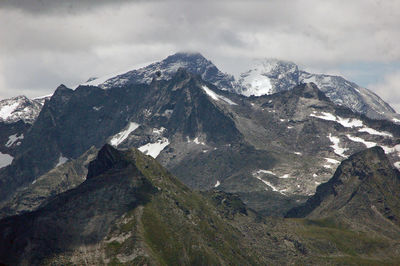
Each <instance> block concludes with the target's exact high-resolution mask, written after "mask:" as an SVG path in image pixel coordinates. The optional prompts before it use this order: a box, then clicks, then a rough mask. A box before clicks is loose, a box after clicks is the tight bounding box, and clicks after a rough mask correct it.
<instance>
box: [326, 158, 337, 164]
mask: <svg viewBox="0 0 400 266" xmlns="http://www.w3.org/2000/svg"><path fill="white" fill-rule="evenodd" d="M325 160H326V161H327V162H328V163H331V164H340V162H339V161H338V160H335V159H331V158H325Z"/></svg>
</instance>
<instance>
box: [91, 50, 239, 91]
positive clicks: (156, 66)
mask: <svg viewBox="0 0 400 266" xmlns="http://www.w3.org/2000/svg"><path fill="white" fill-rule="evenodd" d="M179 68H185V69H186V70H187V71H188V72H191V73H194V74H197V75H200V76H201V77H202V78H203V79H204V80H206V81H208V82H211V83H213V84H215V85H216V86H218V87H219V88H222V89H227V90H230V89H232V87H233V82H234V78H233V76H231V75H228V74H225V73H222V72H221V71H220V70H219V69H218V68H217V67H216V66H215V65H214V64H213V63H212V62H211V61H209V60H207V59H206V58H204V57H203V56H202V55H201V54H200V53H176V54H174V55H171V56H168V57H167V58H165V59H164V60H162V61H160V62H156V63H153V64H150V65H148V66H146V67H142V68H139V69H135V70H131V71H128V72H126V73H121V74H119V75H116V76H113V77H110V76H108V77H106V78H98V79H94V80H91V81H90V82H88V83H85V84H84V85H95V86H99V87H101V88H103V89H109V88H112V87H118V86H124V85H128V84H134V83H150V82H151V81H152V80H153V78H160V79H166V80H168V79H171V78H172V76H173V75H174V74H175V73H176V72H177V70H178V69H179Z"/></svg>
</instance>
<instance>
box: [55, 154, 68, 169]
mask: <svg viewBox="0 0 400 266" xmlns="http://www.w3.org/2000/svg"><path fill="white" fill-rule="evenodd" d="M67 161H68V158H67V157H64V156H63V155H62V154H60V157H58V163H57V165H56V167H57V166H60V165H62V164H65V163H66V162H67Z"/></svg>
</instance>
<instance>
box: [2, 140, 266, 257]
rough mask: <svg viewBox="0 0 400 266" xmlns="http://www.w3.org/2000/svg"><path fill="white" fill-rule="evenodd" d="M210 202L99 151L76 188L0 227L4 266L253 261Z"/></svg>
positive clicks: (139, 159) (145, 164)
mask: <svg viewBox="0 0 400 266" xmlns="http://www.w3.org/2000/svg"><path fill="white" fill-rule="evenodd" d="M217 213H218V211H217V209H216V208H215V207H213V205H212V203H211V202H210V201H209V200H207V199H206V198H204V197H202V196H201V195H199V194H198V193H196V192H192V191H190V190H189V189H188V188H187V187H185V186H184V185H183V184H182V183H181V182H179V181H178V180H177V179H176V178H174V177H173V176H171V175H170V174H169V173H168V172H167V171H166V170H165V169H163V168H162V167H161V166H160V165H159V164H158V163H157V162H156V161H155V160H153V159H151V158H150V157H147V156H144V155H143V154H141V152H139V151H138V150H135V149H134V150H128V151H123V152H122V151H118V150H116V149H114V148H112V147H111V146H110V145H105V146H104V147H103V148H102V149H101V150H100V151H99V153H98V155H97V158H96V159H95V160H94V161H92V162H91V163H90V164H89V172H88V175H87V179H86V181H85V182H84V183H82V184H81V185H79V186H78V187H76V188H75V189H72V190H69V191H67V192H64V193H62V194H59V195H57V196H55V197H54V198H53V199H52V200H51V201H50V202H49V203H48V204H46V205H45V206H43V207H41V208H40V209H38V210H37V211H35V212H31V213H27V214H23V215H20V216H12V217H9V218H6V219H3V220H1V221H0V239H1V240H0V261H1V262H2V263H6V264H13V265H15V264H29V265H39V264H65V263H67V264H68V263H72V264H82V263H86V264H104V263H111V264H112V263H119V262H123V263H128V262H129V263H133V264H141V265H142V264H147V265H149V264H150V265H160V264H168V265H172V264H175V265H176V264H181V265H188V264H196V265H197V264H199V265H200V264H201V265H210V264H223V265H226V264H232V263H240V264H243V265H250V264H254V263H261V262H262V261H263V260H262V258H257V257H256V256H252V254H253V251H252V250H251V249H250V248H249V247H247V246H245V245H244V244H242V243H241V242H240V241H236V240H237V239H240V238H241V235H240V233H239V232H238V231H235V230H234V228H233V227H232V226H230V225H229V224H227V223H224V221H223V220H222V219H221V218H220V217H219V216H218V214H217Z"/></svg>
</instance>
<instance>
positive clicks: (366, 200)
mask: <svg viewBox="0 0 400 266" xmlns="http://www.w3.org/2000/svg"><path fill="white" fill-rule="evenodd" d="M399 193H400V172H399V171H398V170H397V169H395V168H394V167H393V166H392V165H391V163H390V162H389V160H388V158H387V156H386V155H385V152H384V150H383V149H382V148H381V147H374V148H370V149H367V150H365V151H361V152H359V153H356V154H354V155H352V156H350V157H349V158H348V159H347V160H345V161H343V162H342V163H341V164H340V166H339V167H338V169H337V170H336V172H335V174H334V176H333V177H332V178H331V179H330V180H329V181H328V182H327V183H324V184H321V185H320V186H318V188H317V191H316V193H315V195H313V196H312V197H311V198H310V199H308V200H307V202H306V203H305V204H304V205H303V206H301V207H297V208H294V209H292V210H290V211H289V212H288V214H287V216H288V217H309V218H314V219H315V218H319V219H321V218H335V220H336V221H341V222H343V223H351V225H352V227H354V228H360V227H364V228H365V227H367V228H370V229H371V230H375V231H380V232H383V233H385V234H387V235H389V236H394V234H395V235H399V234H400V228H399V225H400V208H399V206H400V205H399Z"/></svg>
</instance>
